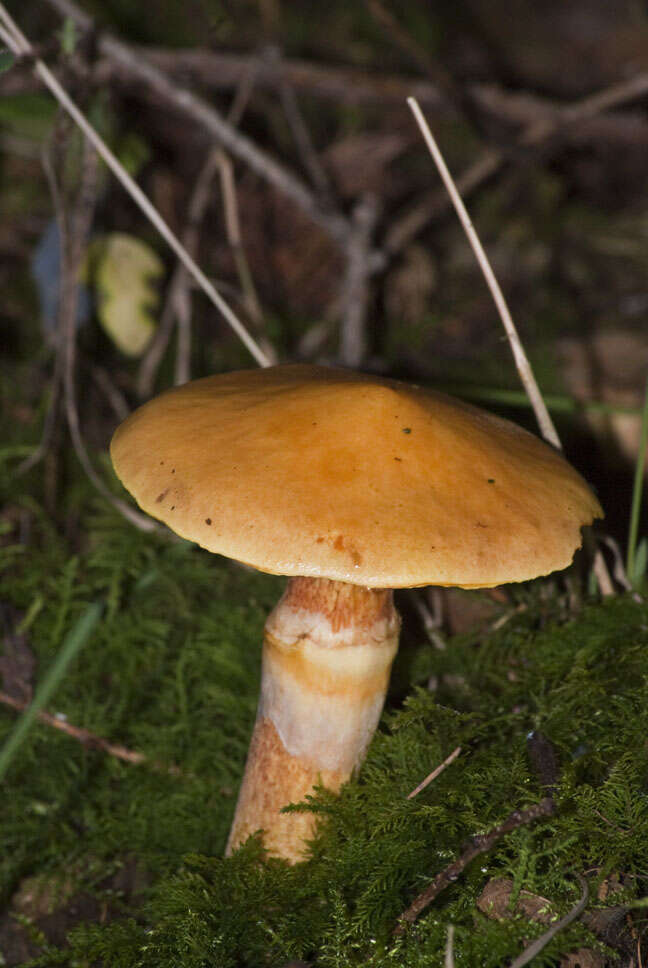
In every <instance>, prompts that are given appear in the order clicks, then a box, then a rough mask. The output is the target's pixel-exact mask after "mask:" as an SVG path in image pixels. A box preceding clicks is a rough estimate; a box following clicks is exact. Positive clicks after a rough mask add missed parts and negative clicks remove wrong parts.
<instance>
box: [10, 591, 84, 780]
mask: <svg viewBox="0 0 648 968" xmlns="http://www.w3.org/2000/svg"><path fill="white" fill-rule="evenodd" d="M101 610H102V606H101V604H100V603H99V602H95V603H94V604H93V605H89V606H88V608H87V609H86V610H85V612H84V613H83V615H81V616H80V618H79V620H78V621H77V623H76V624H75V625H74V627H73V628H72V629H71V630H70V632H69V633H68V635H67V636H66V638H65V641H64V642H63V646H62V647H61V651H60V652H59V654H58V655H57V657H56V659H55V660H54V662H53V664H52V666H51V668H50V669H49V671H48V673H47V676H46V677H45V679H44V680H43V682H42V683H41V685H40V687H39V688H38V689H37V690H36V695H35V696H34V698H33V700H32V702H31V704H30V705H29V706H28V707H27V709H26V710H25V711H24V713H23V714H22V716H21V717H20V719H19V720H18V723H17V725H16V728H15V729H14V731H13V733H12V734H11V736H10V737H9V739H8V740H7V742H6V743H5V745H4V746H3V747H2V750H0V781H2V779H3V778H4V776H5V774H6V772H7V770H8V769H9V766H10V764H11V761H12V760H13V758H14V756H15V755H16V753H17V752H18V749H19V747H20V745H21V744H22V742H23V740H24V739H25V737H26V736H27V733H28V732H29V730H30V729H31V727H32V725H33V723H34V722H35V720H36V719H37V718H38V714H39V712H40V710H41V709H42V708H43V706H44V705H45V703H46V702H47V700H48V699H49V697H50V696H51V695H52V693H53V692H54V690H55V689H56V687H57V686H58V684H59V682H60V681H61V679H62V678H63V676H64V675H65V671H66V669H67V667H68V665H69V664H70V662H71V661H72V659H73V658H74V656H75V655H76V654H77V652H78V651H79V649H80V648H81V647H82V646H83V645H84V644H85V643H86V642H87V640H88V639H89V637H90V636H91V635H92V632H93V631H94V628H95V626H96V624H97V622H98V621H99V618H100V616H101Z"/></svg>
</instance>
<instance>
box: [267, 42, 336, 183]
mask: <svg viewBox="0 0 648 968" xmlns="http://www.w3.org/2000/svg"><path fill="white" fill-rule="evenodd" d="M266 61H267V62H268V63H270V64H272V65H273V67H274V68H275V70H276V71H277V86H278V88H279V97H280V99H281V105H282V107H283V111H284V114H285V116H286V120H287V121H288V125H289V127H290V130H291V131H292V136H293V139H294V142H295V144H296V146H297V149H298V150H299V153H300V155H301V159H302V162H303V164H304V168H305V169H306V171H307V172H308V174H309V176H310V180H311V182H312V184H313V186H314V187H315V189H316V190H317V191H318V192H319V194H320V195H321V197H322V199H326V200H327V201H330V200H331V197H332V194H333V193H332V190H331V182H330V179H329V177H328V175H327V173H326V170H325V169H324V167H323V165H322V163H321V162H320V160H319V157H318V155H317V151H316V150H315V146H314V144H313V141H312V138H311V136H310V131H309V130H308V128H307V126H306V123H305V122H304V118H303V116H302V113H301V111H300V109H299V102H298V100H297V95H296V94H295V89H294V87H293V86H292V84H290V82H289V81H288V80H286V76H285V74H284V72H283V71H282V70H281V62H282V56H281V51H280V50H279V48H278V47H270V48H269V49H268V51H267V54H266Z"/></svg>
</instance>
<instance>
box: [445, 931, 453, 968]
mask: <svg viewBox="0 0 648 968" xmlns="http://www.w3.org/2000/svg"><path fill="white" fill-rule="evenodd" d="M454 932H455V929H454V924H449V925H448V934H447V937H446V949H445V960H444V968H454V963H455V961H454Z"/></svg>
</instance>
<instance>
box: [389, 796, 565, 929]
mask: <svg viewBox="0 0 648 968" xmlns="http://www.w3.org/2000/svg"><path fill="white" fill-rule="evenodd" d="M555 809H556V808H555V806H554V802H553V800H552V799H551V797H545V799H544V800H541V801H540V803H537V804H534V805H533V806H532V807H527V808H526V809H525V810H514V811H513V813H511V814H509V816H508V817H507V818H506V820H504V821H503V822H502V823H501V824H499V825H498V826H497V827H493V829H492V830H489V832H488V833H486V834H480V835H479V836H477V837H473V838H472V840H470V841H469V842H468V844H467V845H466V847H465V848H464V850H463V853H462V854H461V855H460V856H459V857H458V858H457V860H454V861H452V863H451V864H448V866H447V867H445V868H444V869H443V870H442V871H441V872H440V873H439V874H437V875H436V877H435V878H434V880H433V881H432V883H431V884H430V885H429V886H428V887H426V889H425V890H424V891H422V892H421V893H420V894H419V895H418V897H417V898H415V900H414V901H413V902H412V903H411V904H410V906H409V907H408V908H407V910H405V911H403V913H402V914H401V916H400V917H399V918H398V925H397V927H396V928H395V929H394V934H395V935H397V936H398V935H402V934H403V933H404V932H405V930H406V928H407V925H408V924H413V923H414V921H416V919H417V918H418V916H419V915H420V914H421V913H422V912H423V911H424V910H425V908H426V907H428V905H430V904H431V903H432V901H434V899H435V898H436V897H438V895H439V894H440V893H441V891H442V890H443V889H444V888H446V887H447V886H448V885H449V884H453V883H454V882H455V881H456V880H457V878H458V877H459V875H460V874H462V873H463V871H465V869H466V867H467V866H468V864H470V863H471V861H473V860H474V859H475V857H478V856H479V855H480V854H484V853H486V852H487V851H489V850H491V849H492V848H493V847H494V846H495V844H496V843H497V841H498V840H500V838H501V837H503V836H504V835H505V834H508V833H510V832H511V831H512V830H517V829H518V827H524V826H526V825H527V824H530V823H533V821H534V820H538V819H539V818H540V817H550V816H551V815H552V814H553V813H554V812H555Z"/></svg>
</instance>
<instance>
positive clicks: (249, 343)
mask: <svg viewBox="0 0 648 968" xmlns="http://www.w3.org/2000/svg"><path fill="white" fill-rule="evenodd" d="M0 19H1V20H2V22H3V24H4V26H5V28H6V31H5V32H4V36H2V34H0V36H1V37H2V39H3V40H4V41H5V43H6V44H7V46H9V47H10V49H11V50H12V51H13V52H14V53H16V54H26V55H28V56H33V54H34V51H33V48H32V46H31V44H30V42H29V41H28V40H27V38H26V37H25V36H24V34H22V33H21V31H20V30H19V28H18V26H17V25H16V23H15V22H14V21H13V20H12V18H11V17H10V16H9V14H8V13H7V11H6V9H5V7H4V6H3V5H2V4H1V3H0ZM34 71H35V73H36V74H37V75H38V76H39V77H40V78H41V80H42V81H43V82H44V83H45V84H46V86H47V87H48V88H49V90H50V91H51V92H52V94H53V95H54V96H55V97H56V99H57V100H58V102H59V103H60V104H61V105H62V107H63V108H64V109H65V110H66V111H67V112H68V114H69V115H70V116H71V117H72V118H73V120H74V121H75V123H76V124H77V125H78V126H79V128H80V129H81V130H82V131H83V133H84V135H85V136H86V138H87V139H88V141H90V143H91V144H92V146H93V147H94V149H95V150H96V152H97V153H98V154H99V155H100V156H101V158H103V160H104V161H105V163H106V164H107V165H108V167H109V168H110V170H111V171H112V172H113V174H114V175H115V177H116V178H117V179H118V180H119V181H120V182H121V184H122V185H123V186H124V188H125V189H126V191H127V192H128V193H129V195H130V196H131V198H132V199H133V200H134V201H135V203H136V204H137V205H138V206H139V208H140V209H141V210H142V212H143V213H144V214H145V215H146V217H147V218H148V219H149V221H150V222H151V223H152V224H153V225H154V227H155V228H156V229H157V231H158V232H159V233H160V235H161V236H162V238H163V239H164V240H165V242H166V243H167V244H168V245H169V246H170V248H171V249H173V251H174V252H175V254H176V255H177V257H178V258H179V259H180V261H181V262H182V263H183V264H184V266H185V267H186V268H187V270H188V271H189V272H190V273H191V275H192V276H193V277H194V279H196V281H197V282H198V284H199V285H200V286H201V288H202V289H203V290H204V292H205V293H206V294H207V296H208V297H209V298H210V299H211V301H212V302H213V303H214V305H215V306H216V307H217V309H218V310H219V311H220V312H221V313H222V315H223V316H224V318H225V319H226V320H227V322H228V323H229V325H230V326H231V327H232V329H233V330H234V332H235V333H236V335H237V336H238V337H239V339H240V340H241V341H242V342H243V343H244V345H245V346H246V347H247V349H248V350H249V351H250V353H251V354H252V356H253V357H254V359H255V360H256V361H257V363H259V365H260V366H269V365H270V361H269V360H268V359H267V357H266V355H265V353H264V352H263V350H262V349H261V347H260V346H258V345H257V343H256V341H255V340H254V339H253V338H252V337H251V336H250V334H249V333H248V332H247V330H246V329H245V327H244V326H243V324H242V323H241V321H240V320H239V319H238V317H237V316H236V315H235V313H234V312H233V311H232V310H231V309H230V307H229V306H228V304H227V303H226V302H225V300H224V299H223V297H222V296H221V295H220V293H219V292H218V291H217V290H216V288H215V287H214V286H213V284H212V283H211V282H210V281H209V279H208V278H207V276H206V275H205V273H204V272H203V271H202V269H201V268H200V267H199V266H198V265H197V263H196V262H195V261H194V260H193V259H192V257H191V256H190V255H189V253H188V252H187V250H186V249H185V248H184V246H183V245H182V244H181V242H180V241H179V239H178V238H177V236H176V235H174V233H173V232H172V231H171V229H170V228H169V226H168V225H167V223H166V222H165V221H164V219H163V218H162V216H161V215H160V214H159V212H158V211H157V209H156V208H155V207H154V206H153V205H152V204H151V202H150V201H149V200H148V198H147V196H146V195H145V194H144V192H143V191H142V189H141V188H140V187H139V185H137V183H136V182H135V181H134V180H133V179H132V178H131V176H130V175H129V174H128V172H127V171H126V170H125V168H124V167H123V165H122V164H121V163H120V162H119V161H118V160H117V158H116V157H115V155H114V154H113V153H112V151H111V150H110V148H108V146H107V145H106V143H105V142H104V141H103V139H102V138H101V137H100V136H99V135H98V134H97V132H96V131H95V130H94V128H93V127H92V125H91V124H90V123H89V122H88V121H87V120H86V118H85V116H84V114H83V113H82V112H81V111H80V110H79V108H78V107H77V106H76V104H75V103H74V102H73V101H72V99H71V98H70V97H69V95H68V94H67V92H66V91H65V90H64V88H63V87H62V86H61V84H60V83H59V82H58V80H57V79H56V77H55V76H54V74H52V72H51V71H50V69H49V68H48V67H47V65H46V64H45V63H44V62H43V61H42V60H40V59H39V58H38V57H35V59H34Z"/></svg>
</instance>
